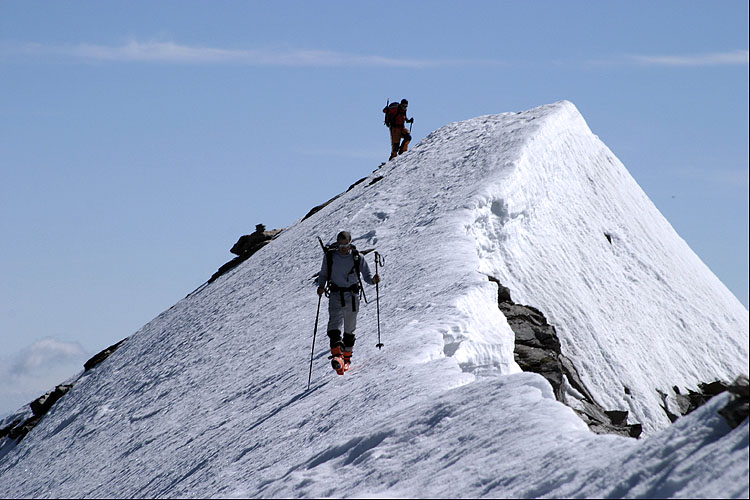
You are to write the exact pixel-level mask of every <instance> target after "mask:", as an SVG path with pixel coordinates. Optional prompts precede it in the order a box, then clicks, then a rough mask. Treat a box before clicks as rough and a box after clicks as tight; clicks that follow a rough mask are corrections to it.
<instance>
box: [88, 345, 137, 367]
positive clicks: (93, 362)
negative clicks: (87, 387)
mask: <svg viewBox="0 0 750 500" xmlns="http://www.w3.org/2000/svg"><path fill="white" fill-rule="evenodd" d="M126 340H128V337H125V338H124V339H122V340H121V341H119V342H118V343H116V344H113V345H111V346H109V347H107V348H106V349H104V350H103V351H101V352H99V353H97V354H96V355H94V356H93V357H92V358H91V359H89V360H88V361H86V362H85V363H84V364H83V370H84V371H89V370H90V369H92V368H93V367H95V366H96V365H98V364H99V363H101V362H102V361H104V360H105V359H107V358H108V357H109V355H110V354H112V353H113V352H115V351H116V350H117V349H118V348H119V347H120V345H122V343H123V342H125V341H126Z"/></svg>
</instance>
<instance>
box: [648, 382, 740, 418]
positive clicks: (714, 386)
mask: <svg viewBox="0 0 750 500" xmlns="http://www.w3.org/2000/svg"><path fill="white" fill-rule="evenodd" d="M672 390H673V391H674V395H668V394H666V393H664V392H662V391H660V390H658V389H657V392H658V393H659V396H661V400H662V409H663V410H664V412H665V413H666V415H667V417H668V418H669V420H670V421H672V422H674V421H675V420H677V419H678V418H680V417H682V416H684V415H687V414H688V413H690V412H692V411H694V410H695V409H696V408H699V407H701V406H703V405H704V404H706V402H707V401H708V400H709V399H711V398H712V397H714V396H716V395H717V394H721V393H722V392H726V391H729V392H730V393H732V395H733V397H732V399H731V400H730V401H729V403H727V405H726V406H725V407H724V408H722V409H721V410H719V414H721V415H722V416H723V417H724V418H725V419H726V420H727V422H728V423H729V425H730V426H731V427H732V428H735V427H737V426H738V425H739V424H741V423H742V422H743V421H744V420H745V419H746V418H747V417H748V408H749V405H748V401H750V383H748V378H747V375H740V376H739V377H737V378H736V379H735V381H734V382H732V383H731V384H727V383H726V382H723V381H721V380H715V381H713V382H709V383H700V384H698V390H697V391H693V390H691V389H688V393H687V394H682V392H681V391H680V388H679V387H677V386H674V387H673V388H672Z"/></svg>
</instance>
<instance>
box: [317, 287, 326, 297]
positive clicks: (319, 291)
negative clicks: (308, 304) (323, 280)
mask: <svg viewBox="0 0 750 500" xmlns="http://www.w3.org/2000/svg"><path fill="white" fill-rule="evenodd" d="M324 293H326V289H325V288H323V287H322V286H319V287H318V295H323V294H324Z"/></svg>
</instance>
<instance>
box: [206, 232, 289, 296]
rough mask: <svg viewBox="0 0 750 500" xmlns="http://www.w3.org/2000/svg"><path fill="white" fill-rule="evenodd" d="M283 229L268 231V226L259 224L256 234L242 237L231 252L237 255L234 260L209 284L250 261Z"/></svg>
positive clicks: (222, 267)
mask: <svg viewBox="0 0 750 500" xmlns="http://www.w3.org/2000/svg"><path fill="white" fill-rule="evenodd" d="M281 231H283V229H274V230H273V231H266V226H264V225H263V224H257V225H256V226H255V232H254V233H251V234H246V235H243V236H240V239H239V240H237V243H235V244H234V245H233V246H232V248H231V250H230V252H232V253H233V254H235V255H237V257H235V258H234V259H232V260H230V261H229V262H227V263H226V264H224V265H223V266H221V267H220V268H219V270H218V271H216V272H215V273H214V274H213V275H212V276H211V277H210V278H209V279H208V282H207V283H213V282H214V281H216V279H217V278H219V277H220V276H222V275H223V274H225V273H226V272H227V271H229V270H230V269H233V268H235V267H237V266H238V265H240V264H242V263H243V262H245V261H246V260H247V259H249V258H250V257H251V256H252V255H253V254H254V253H255V252H257V251H258V250H260V249H261V248H263V247H264V246H266V245H267V244H268V243H269V242H270V241H271V240H272V239H274V238H276V237H277V236H278V235H279V233H281Z"/></svg>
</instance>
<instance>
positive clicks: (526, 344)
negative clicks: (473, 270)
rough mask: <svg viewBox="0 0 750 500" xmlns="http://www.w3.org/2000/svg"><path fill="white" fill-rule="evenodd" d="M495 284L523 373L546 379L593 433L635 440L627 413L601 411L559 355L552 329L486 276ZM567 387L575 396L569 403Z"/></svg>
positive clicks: (634, 428) (636, 430) (634, 427)
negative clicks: (513, 337) (512, 334)
mask: <svg viewBox="0 0 750 500" xmlns="http://www.w3.org/2000/svg"><path fill="white" fill-rule="evenodd" d="M488 278H489V280H490V281H492V282H494V283H495V284H497V287H498V294H497V305H498V307H499V308H500V310H501V311H502V312H503V314H504V315H505V318H506V319H507V320H508V325H509V326H510V328H511V329H512V330H513V333H515V336H516V345H515V349H514V351H513V355H514V358H515V361H516V363H518V366H520V367H521V369H522V370H523V371H528V372H534V373H538V374H539V375H541V376H543V377H544V378H546V379H547V380H548V381H549V383H550V385H552V390H553V391H554V394H555V397H556V398H557V400H558V401H560V402H562V403H565V404H567V405H568V406H570V407H571V408H573V410H574V411H575V412H576V413H577V414H578V415H579V416H580V417H581V419H582V420H583V421H584V422H586V424H587V425H588V426H589V428H590V429H591V430H592V431H594V432H597V433H607V434H619V435H622V436H629V437H638V436H640V435H641V432H642V431H643V428H642V426H641V425H640V424H628V423H627V419H628V412H627V411H624V410H609V411H608V410H604V408H602V407H601V405H599V404H598V403H597V402H596V400H595V399H594V397H593V396H592V395H591V392H590V391H589V390H588V389H587V388H586V385H585V384H584V383H583V381H582V380H581V377H580V375H579V374H578V370H577V369H576V367H575V366H574V364H573V362H572V361H571V360H570V358H568V357H567V356H565V355H564V354H562V352H561V346H560V339H559V338H558V336H557V331H556V330H555V327H554V326H552V325H550V324H549V323H548V322H547V319H546V318H545V317H544V314H542V312H541V311H539V310H538V309H536V308H534V307H531V306H526V305H522V304H516V303H515V302H513V300H512V299H511V296H510V290H509V289H508V288H507V287H505V286H503V285H502V284H501V283H500V281H499V280H498V279H497V278H494V277H492V276H488ZM567 386H569V387H570V388H571V389H573V390H574V391H575V392H576V393H577V396H576V397H575V398H574V399H575V401H570V400H569V398H571V397H572V396H570V393H569V392H568V390H567ZM578 396H580V397H578Z"/></svg>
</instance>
